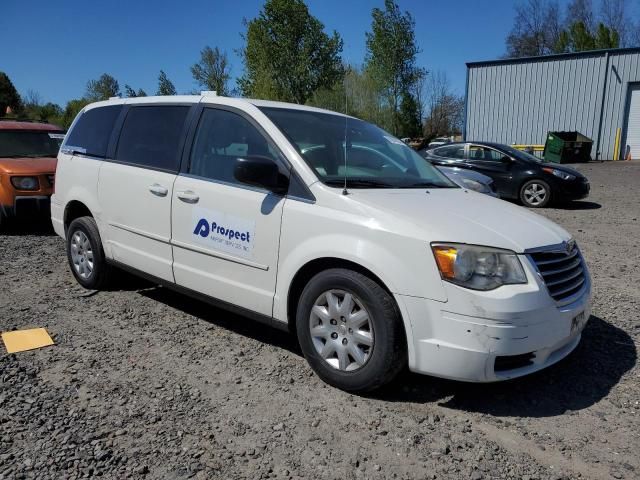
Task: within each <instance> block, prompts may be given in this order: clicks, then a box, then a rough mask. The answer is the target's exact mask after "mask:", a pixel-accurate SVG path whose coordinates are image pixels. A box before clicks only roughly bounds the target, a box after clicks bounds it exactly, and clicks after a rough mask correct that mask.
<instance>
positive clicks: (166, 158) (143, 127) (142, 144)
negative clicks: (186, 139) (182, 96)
mask: <svg viewBox="0 0 640 480" xmlns="http://www.w3.org/2000/svg"><path fill="white" fill-rule="evenodd" d="M189 108H190V107H188V106H184V105H153V106H149V105H145V106H139V107H131V109H130V110H129V112H128V113H127V118H126V119H125V121H124V125H123V126H122V132H121V133H120V139H119V140H118V149H117V152H116V160H118V161H120V162H126V163H131V164H134V165H139V166H141V167H150V168H155V169H159V170H166V171H170V172H177V171H178V170H179V166H180V151H179V148H180V139H181V137H182V133H183V130H184V128H185V120H186V118H187V114H188V113H189Z"/></svg>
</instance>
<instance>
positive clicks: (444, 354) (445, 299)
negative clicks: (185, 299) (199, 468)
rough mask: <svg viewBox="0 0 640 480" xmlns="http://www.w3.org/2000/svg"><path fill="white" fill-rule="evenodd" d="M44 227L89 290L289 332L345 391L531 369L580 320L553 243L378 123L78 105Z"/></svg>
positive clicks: (557, 352)
mask: <svg viewBox="0 0 640 480" xmlns="http://www.w3.org/2000/svg"><path fill="white" fill-rule="evenodd" d="M51 216H52V221H53V225H54V227H55V230H56V232H57V233H58V234H59V235H60V236H61V237H63V238H65V239H66V248H67V254H68V259H69V265H70V268H71V271H72V272H73V275H74V276H75V278H76V279H77V281H78V282H79V283H80V284H81V285H82V286H83V287H85V288H89V289H99V288H102V287H104V286H106V284H107V282H108V281H110V280H111V281H113V280H114V278H117V277H114V276H113V275H112V274H113V272H114V270H116V269H123V270H127V271H129V272H133V273H135V274H138V275H140V276H143V277H146V278H148V279H151V280H152V281H154V282H156V283H157V284H161V285H163V286H167V287H170V288H175V289H177V290H179V291H182V292H184V293H186V294H190V295H193V296H196V297H198V298H201V299H204V300H206V301H209V302H212V303H214V304H216V305H219V306H222V307H224V308H228V309H231V310H234V311H236V312H240V313H242V314H243V315H244V316H245V317H251V318H253V319H258V320H263V321H265V322H268V323H269V324H272V325H274V326H278V327H282V328H284V329H287V330H289V331H291V332H295V334H296V335H297V338H298V341H299V343H300V347H301V349H302V352H303V353H304V355H305V357H306V359H307V360H308V362H309V364H310V365H311V367H312V368H313V370H314V371H315V372H316V373H317V374H318V375H319V376H320V377H321V378H322V379H323V380H325V381H326V382H328V383H330V384H331V385H334V386H336V387H339V388H341V389H344V390H348V391H366V390H372V389H374V388H377V387H379V386H381V385H383V384H384V383H386V382H388V381H389V380H391V379H392V378H393V377H394V375H395V374H396V373H397V372H398V371H399V370H401V369H402V368H404V367H405V366H408V368H409V369H410V370H412V371H414V372H419V373H424V374H429V375H435V376H439V377H446V378H451V379H457V380H464V381H471V382H492V381H498V380H505V379H509V378H514V377H518V376H521V375H525V374H528V373H531V372H534V371H537V370H540V369H542V368H545V367H547V366H549V365H551V364H553V363H555V362H557V361H559V360H560V359H562V358H563V357H565V356H566V355H568V354H569V353H570V352H571V351H572V350H573V349H574V348H575V347H576V345H578V343H579V341H580V337H581V332H582V330H583V328H584V326H585V324H586V322H587V320H588V318H589V315H590V299H591V281H590V278H589V273H588V271H587V267H586V265H585V262H584V260H583V257H582V254H581V253H580V251H579V249H578V247H577V245H576V243H575V242H574V240H573V239H572V238H571V236H570V235H569V234H568V233H567V232H566V231H565V230H563V229H562V228H560V227H559V226H557V225H555V224H554V223H552V222H550V221H549V220H546V219H545V218H543V217H540V216H538V215H536V214H534V213H531V212H529V211H527V210H526V209H524V208H521V207H518V206H516V205H512V204H510V203H507V202H504V201H501V200H497V199H495V198H492V197H490V196H487V195H482V194H479V193H476V192H473V191H470V190H466V189H463V188H460V187H458V186H457V185H455V184H454V183H452V182H451V181H450V180H448V179H447V178H446V177H445V176H444V175H443V174H441V173H439V172H438V170H436V169H435V168H434V167H432V166H431V165H430V164H429V163H428V162H426V161H425V160H424V159H423V158H422V157H420V155H418V154H417V153H415V152H414V151H413V150H412V149H411V148H409V147H408V146H406V145H405V144H404V143H403V142H401V141H400V140H398V139H397V138H395V137H393V136H392V135H390V134H388V133H386V132H385V131H383V130H381V129H380V128H378V127H375V126H374V125H371V124H369V123H366V122H363V121H361V120H358V119H356V118H353V117H349V116H345V115H342V114H339V113H334V112H330V111H326V110H320V109H317V108H310V107H305V106H301V105H291V104H285V103H277V102H268V101H261V100H246V99H239V98H225V97H218V96H215V95H214V94H213V93H206V92H203V95H200V96H174V97H146V98H127V99H119V98H118V99H111V100H108V101H105V102H98V103H93V104H91V105H88V106H87V107H85V108H84V110H83V111H82V112H81V113H80V114H79V115H78V116H77V118H76V119H75V121H74V123H73V125H72V126H71V129H70V130H69V133H68V134H67V136H66V139H65V142H64V144H63V146H62V148H61V151H60V155H59V157H58V167H57V172H56V187H55V194H54V195H53V198H52V205H51Z"/></svg>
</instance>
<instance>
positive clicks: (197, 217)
mask: <svg viewBox="0 0 640 480" xmlns="http://www.w3.org/2000/svg"><path fill="white" fill-rule="evenodd" d="M193 219H194V228H193V231H192V233H193V238H194V240H195V241H196V242H198V243H200V244H202V245H206V246H207V247H208V248H213V249H215V250H222V251H225V252H228V253H230V254H232V255H237V256H240V257H244V258H251V257H253V243H254V237H255V235H254V230H255V222H253V221H251V220H248V219H245V218H240V217H236V216H233V215H229V214H226V213H223V212H216V211H213V210H206V209H202V208H199V209H197V211H194V215H193Z"/></svg>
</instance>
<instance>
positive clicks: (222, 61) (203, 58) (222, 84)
mask: <svg viewBox="0 0 640 480" xmlns="http://www.w3.org/2000/svg"><path fill="white" fill-rule="evenodd" d="M230 69H231V66H230V65H229V59H228V58H227V54H226V52H223V51H221V50H219V49H218V47H216V48H213V49H212V48H211V47H209V46H206V47H204V48H203V49H202V51H201V52H200V63H195V64H194V65H193V66H192V67H191V75H193V79H194V80H195V81H196V82H197V83H198V85H200V87H202V88H203V89H205V90H213V91H216V92H218V95H227V94H228V93H229V87H228V83H229V79H230V78H231V72H230Z"/></svg>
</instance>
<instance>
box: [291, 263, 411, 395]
mask: <svg viewBox="0 0 640 480" xmlns="http://www.w3.org/2000/svg"><path fill="white" fill-rule="evenodd" d="M328 295H329V296H328ZM347 295H349V297H347ZM330 300H331V302H332V304H330V303H329V302H330ZM345 302H346V303H345ZM314 307H316V308H314ZM363 311H364V313H362V312H363ZM365 317H366V319H367V320H366V321H365V320H364V319H365ZM312 328H313V333H312ZM296 330H297V334H298V341H299V342H300V347H301V348H302V352H303V353H304V356H305V358H306V359H307V361H308V362H309V365H310V366H311V368H312V369H313V371H314V372H315V373H316V374H317V375H318V376H319V377H320V378H321V379H322V380H324V381H325V382H326V383H328V384H329V385H333V386H334V387H337V388H339V389H341V390H346V391H349V392H367V391H371V390H375V389H377V388H379V387H381V386H382V385H384V384H386V383H388V382H390V381H391V380H392V379H393V378H394V377H395V376H396V375H397V373H398V372H399V371H400V370H402V368H404V367H405V365H406V364H407V343H406V342H407V339H406V335H405V332H404V327H403V324H402V320H401V318H400V312H399V310H398V307H397V305H396V302H395V300H394V299H393V297H392V296H391V295H390V294H389V293H388V292H387V291H386V290H385V289H384V288H382V287H381V286H380V285H379V284H378V283H376V282H375V281H373V280H372V279H371V278H369V277H367V276H365V275H362V274H361V273H358V272H355V271H352V270H347V269H342V268H335V269H330V270H326V271H324V272H321V273H318V274H317V275H316V276H314V277H313V278H312V279H311V280H310V281H309V283H308V284H307V285H306V287H305V288H304V290H303V292H302V295H301V296H300V301H299V302H298V309H297V312H296ZM363 342H364V343H363ZM367 343H369V345H367ZM331 350H333V352H331ZM323 352H324V354H323ZM345 352H346V354H345ZM345 357H346V358H345Z"/></svg>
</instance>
